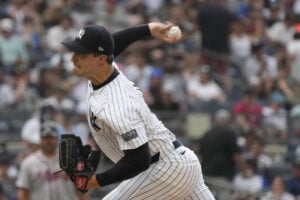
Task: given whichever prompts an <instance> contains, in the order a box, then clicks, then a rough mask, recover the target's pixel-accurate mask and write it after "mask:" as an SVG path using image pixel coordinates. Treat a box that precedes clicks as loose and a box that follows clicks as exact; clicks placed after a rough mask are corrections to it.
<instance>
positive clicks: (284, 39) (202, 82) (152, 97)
mask: <svg viewBox="0 0 300 200" xmlns="http://www.w3.org/2000/svg"><path fill="white" fill-rule="evenodd" d="M150 21H161V22H165V21H170V22H172V23H173V24H175V25H178V26H179V27H180V28H181V29H182V32H183V38H182V40H181V41H180V42H178V43H176V44H166V43H161V42H160V41H157V40H152V39H151V38H145V39H144V40H141V41H139V42H136V43H135V44H133V45H131V46H130V47H129V48H127V49H126V50H125V51H124V52H123V53H122V54H121V55H120V56H119V57H117V58H115V61H116V62H117V64H118V66H119V68H120V70H121V71H123V73H124V74H125V75H126V76H127V77H128V78H129V79H130V80H132V81H133V82H134V83H135V84H136V85H137V86H138V87H139V88H140V90H141V91H142V92H143V94H144V97H145V100H146V102H147V103H148V105H149V107H150V108H151V109H152V110H154V111H155V112H158V113H162V112H165V113H171V114H170V115H169V118H171V119H172V117H174V116H176V114H177V115H183V114H186V113H205V114H209V116H211V127H209V130H207V132H205V134H204V136H203V137H201V138H188V136H187V135H185V132H184V131H179V130H181V129H180V128H182V127H180V126H181V125H182V124H180V125H176V124H175V125H174V124H171V125H172V127H173V128H174V127H175V128H174V130H173V129H172V131H174V133H175V134H177V135H178V136H179V137H182V138H185V140H184V141H188V142H187V145H190V146H192V147H193V148H194V150H195V151H197V153H198V155H199V157H200V158H201V162H202V166H203V172H204V175H206V176H208V177H209V178H213V179H209V178H208V180H213V181H212V187H214V186H216V185H214V184H213V183H215V184H216V183H218V182H220V181H224V183H223V185H226V186H230V187H229V188H227V189H226V192H229V193H230V192H232V191H234V194H235V195H231V193H230V194H229V196H230V198H234V199H237V200H238V199H240V200H242V199H261V200H267V199H281V200H292V199H297V198H298V199H300V146H299V145H298V139H299V136H300V135H299V134H300V126H299V125H298V126H297V121H296V122H294V121H293V120H291V119H297V117H299V116H300V104H299V103H300V0H130V1H129V0H103V1H100V0H1V2H0V110H1V111H0V115H1V113H17V115H20V116H21V115H23V113H26V116H28V117H27V118H26V119H25V120H24V123H22V124H21V127H20V130H19V132H18V133H17V134H18V137H19V139H20V140H21V141H22V146H21V147H20V149H22V150H21V152H18V153H15V154H13V155H12V154H10V153H9V152H7V148H6V145H5V143H3V145H2V146H3V147H1V150H0V151H1V152H0V182H1V185H2V186H1V187H0V193H1V194H2V197H0V199H1V198H3V199H8V200H14V199H17V195H16V194H17V193H16V192H13V191H17V188H16V186H15V180H16V179H17V178H18V175H19V170H20V164H21V163H22V162H23V161H24V159H26V158H27V157H28V156H29V155H31V154H32V153H33V152H36V151H37V150H38V149H40V148H41V137H40V130H41V128H40V127H41V124H42V123H44V122H47V121H49V120H51V121H55V122H56V123H57V125H58V126H57V128H58V133H59V135H61V134H64V133H73V134H75V135H77V136H79V137H81V138H82V140H83V142H84V143H89V144H92V145H93V147H94V148H96V147H95V146H94V143H93V140H92V139H91V138H90V133H89V129H88V127H87V124H86V118H85V105H86V102H85V93H86V89H87V87H86V86H87V83H86V81H85V80H83V79H81V78H78V77H75V76H73V75H72V67H73V66H72V63H71V62H70V58H71V56H72V54H71V53H70V52H68V51H67V50H66V49H65V48H64V46H63V45H61V42H62V41H65V40H68V39H72V38H73V37H74V36H75V34H76V33H77V31H78V30H79V29H80V28H81V27H82V26H83V25H86V24H91V23H95V24H99V25H102V26H105V27H106V28H107V29H108V30H110V31H111V32H116V31H119V30H122V29H123V28H126V27H129V26H135V25H139V24H143V23H147V22H150ZM2 115H3V114H2ZM17 115H15V116H12V117H11V118H12V119H13V118H18V117H20V116H17ZM3 117H4V118H5V116H3ZM3 117H2V118H3ZM2 118H1V119H2ZM168 120H169V121H170V119H168ZM291 122H294V123H295V124H296V125H294V126H292V125H293V124H292V123H291ZM5 123H9V120H8V121H5V120H4V121H1V123H0V132H3V133H4V132H5V131H7V132H9V131H10V130H7V127H8V126H6V125H5ZM167 125H168V124H167ZM198 126H201V124H199V125H198ZM291 127H292V128H291ZM199 129H200V128H199ZM177 131H178V132H177ZM201 135H202V134H201ZM0 137H1V135H0ZM270 143H273V144H274V143H276V144H283V145H285V146H286V147H287V149H288V150H287V152H286V154H285V155H284V158H283V159H281V160H280V162H279V161H278V159H277V160H276V159H274V158H273V157H271V156H269V155H268V154H266V153H265V151H264V150H265V149H264V148H265V146H266V144H270ZM285 162H286V163H287V164H284V168H281V170H278V172H275V171H276V170H273V171H271V170H270V168H272V167H274V166H275V164H278V163H281V164H282V163H285ZM272 169H274V168H272ZM215 178H216V179H215ZM223 189H224V188H223ZM220 191H221V189H216V190H215V195H216V196H217V198H218V199H222V195H223V199H226V198H225V196H226V195H225V193H222V195H220V194H221V193H220ZM98 195H99V194H98ZM230 198H228V197H227V199H230ZM1 200H2V199H1Z"/></svg>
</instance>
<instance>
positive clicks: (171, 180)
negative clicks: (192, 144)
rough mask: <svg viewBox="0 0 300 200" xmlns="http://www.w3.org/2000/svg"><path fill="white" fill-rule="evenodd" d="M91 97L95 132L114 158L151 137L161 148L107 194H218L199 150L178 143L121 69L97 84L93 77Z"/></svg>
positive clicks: (114, 199)
mask: <svg viewBox="0 0 300 200" xmlns="http://www.w3.org/2000/svg"><path fill="white" fill-rule="evenodd" d="M114 67H115V68H116V69H117V66H116V64H114ZM87 101H88V122H89V126H90V128H91V132H92V135H93V137H94V139H95V141H96V143H97V144H98V145H99V147H100V148H101V150H102V151H103V153H104V154H105V155H106V156H107V157H108V158H110V159H111V160H112V161H113V162H115V163H116V162H118V161H119V160H120V159H121V158H122V157H123V156H124V153H123V150H130V149H136V148H138V147H140V146H141V145H143V144H145V143H146V142H148V145H149V149H150V154H151V155H152V156H153V155H156V154H157V153H158V152H159V154H160V157H159V160H158V162H155V163H153V164H151V166H150V168H148V169H147V170H145V171H143V172H142V173H140V174H138V175H137V176H135V177H133V178H131V179H128V180H126V181H123V182H122V183H121V184H120V185H119V186H118V187H116V188H115V189H114V190H113V191H112V192H111V193H109V194H108V195H107V196H106V197H105V198H104V199H106V200H118V199H120V200H128V199H135V200H144V199H149V200H152V199H161V200H166V199H170V200H171V199H172V200H176V199H201V200H213V199H214V197H213V195H212V194H211V192H210V191H209V189H208V188H207V187H206V185H205V184H204V181H203V177H202V171H201V166H200V163H199V160H198V158H197V156H196V155H195V154H194V153H193V152H192V151H191V150H190V149H188V148H186V147H184V146H180V147H179V146H178V145H177V146H176V145H175V143H174V141H176V137H175V135H174V134H173V133H172V132H170V131H169V130H168V129H167V128H166V127H165V126H164V125H163V124H162V123H161V122H160V121H159V120H158V118H157V117H156V116H155V115H154V114H153V113H152V112H151V111H150V109H149V107H148V106H147V104H146V103H145V101H144V99H143V95H142V93H141V91H139V90H138V88H136V87H135V86H134V84H133V83H132V82H131V81H129V80H128V79H127V78H126V77H125V76H124V75H123V74H122V72H120V73H119V74H118V75H116V76H115V77H114V78H113V79H112V80H110V82H109V83H107V84H106V85H105V86H103V87H100V88H98V89H96V90H94V89H93V87H92V85H91V83H89V89H88V99H87Z"/></svg>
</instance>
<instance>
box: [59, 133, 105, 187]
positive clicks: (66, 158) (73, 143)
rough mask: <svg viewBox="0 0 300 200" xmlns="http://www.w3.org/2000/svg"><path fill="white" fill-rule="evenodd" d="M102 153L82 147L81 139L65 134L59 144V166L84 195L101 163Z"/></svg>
mask: <svg viewBox="0 0 300 200" xmlns="http://www.w3.org/2000/svg"><path fill="white" fill-rule="evenodd" d="M100 157H101V153H100V151H92V148H91V146H90V145H84V146H83V145H82V141H81V139H80V137H78V136H75V135H73V134H63V135H62V136H61V140H60V142H59V166H60V168H61V169H62V171H65V173H66V174H67V175H68V176H69V177H70V179H71V180H72V181H73V182H74V185H75V187H76V188H77V189H78V190H79V191H81V192H82V193H85V192H87V189H86V186H87V183H88V181H89V180H90V178H91V176H92V175H93V173H94V172H95V171H96V169H97V166H98V163H99V161H100Z"/></svg>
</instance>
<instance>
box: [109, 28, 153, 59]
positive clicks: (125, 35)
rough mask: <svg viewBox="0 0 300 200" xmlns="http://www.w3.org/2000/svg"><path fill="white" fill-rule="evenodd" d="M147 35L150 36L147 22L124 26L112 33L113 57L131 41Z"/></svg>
mask: <svg viewBox="0 0 300 200" xmlns="http://www.w3.org/2000/svg"><path fill="white" fill-rule="evenodd" d="M147 36H151V32H150V29H149V26H148V24H143V25H139V26H134V27H130V28H126V29H123V30H121V31H118V32H115V33H113V38H114V43H115V51H114V57H117V56H118V55H120V53H121V52H122V51H123V50H124V49H126V48H127V47H128V46H129V45H131V44H132V43H134V42H136V41H138V40H140V39H142V38H144V37H147Z"/></svg>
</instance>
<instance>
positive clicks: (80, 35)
mask: <svg viewBox="0 0 300 200" xmlns="http://www.w3.org/2000/svg"><path fill="white" fill-rule="evenodd" d="M84 34H85V30H84V29H80V31H79V32H78V33H77V35H76V38H78V39H81V38H82V36H83V35H84Z"/></svg>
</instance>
